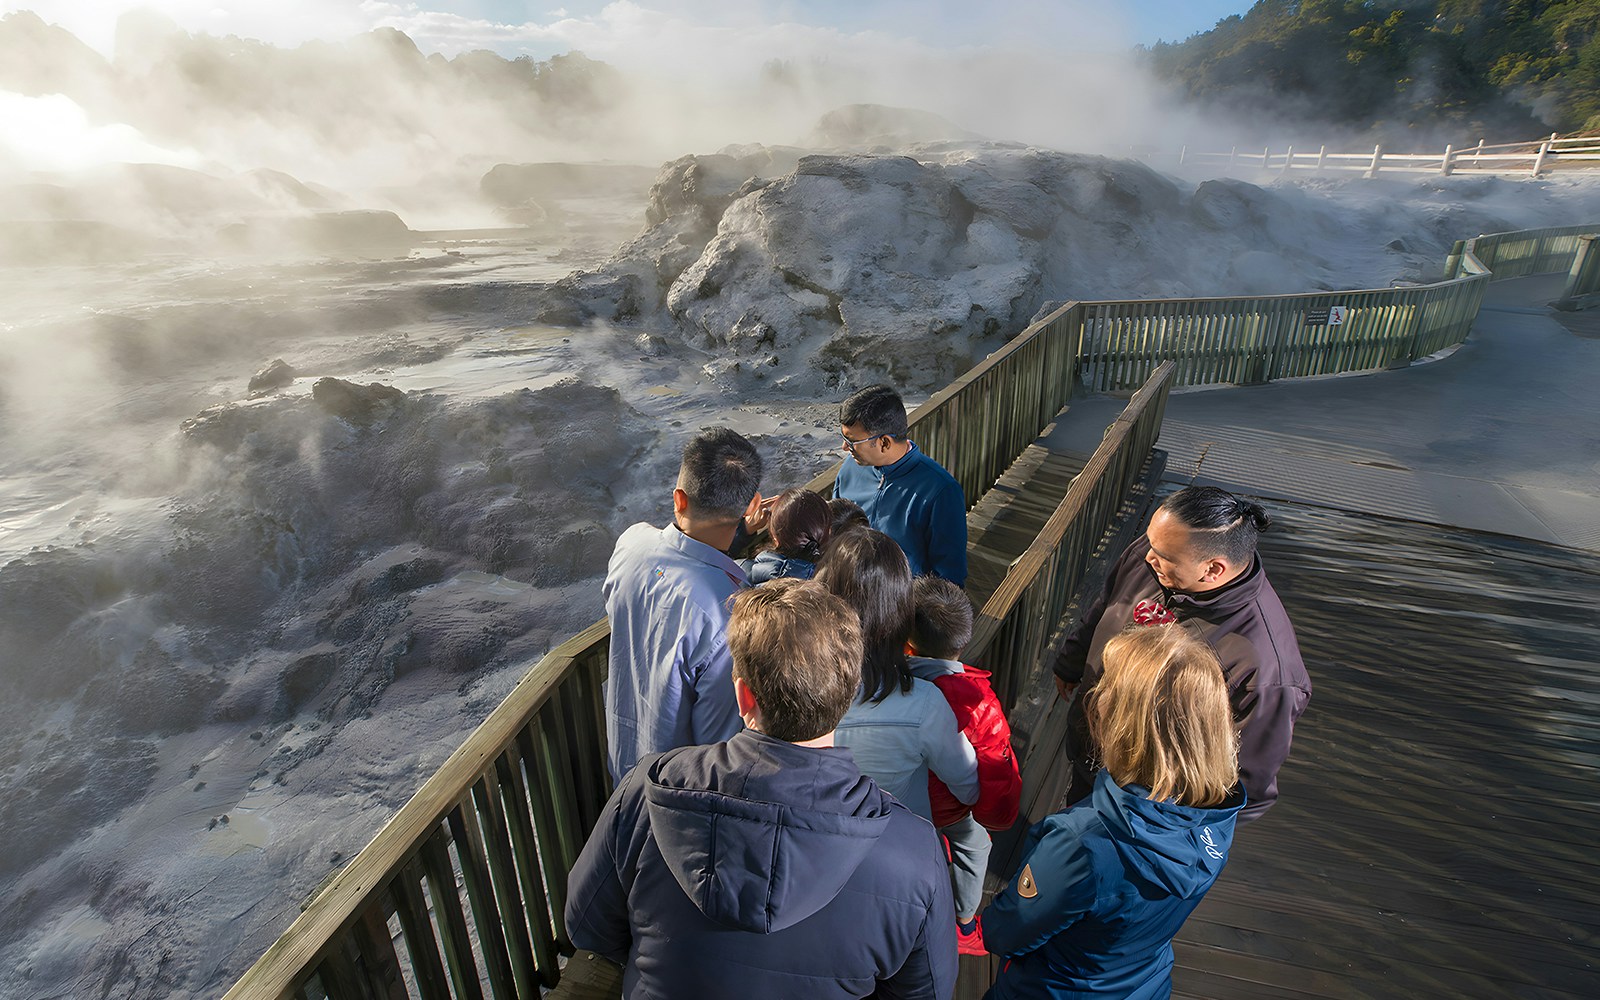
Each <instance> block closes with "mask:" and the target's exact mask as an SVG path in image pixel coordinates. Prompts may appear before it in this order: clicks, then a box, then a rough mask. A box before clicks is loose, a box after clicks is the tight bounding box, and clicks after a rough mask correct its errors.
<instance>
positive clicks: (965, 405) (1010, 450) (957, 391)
mask: <svg viewBox="0 0 1600 1000" xmlns="http://www.w3.org/2000/svg"><path fill="white" fill-rule="evenodd" d="M1076 307H1077V303H1073V302H1069V303H1067V304H1066V305H1064V306H1062V307H1061V308H1059V309H1057V310H1055V311H1054V312H1052V313H1050V314H1049V315H1048V316H1045V317H1043V318H1041V319H1038V320H1035V321H1034V322H1032V323H1030V324H1028V326H1027V328H1026V329H1024V330H1023V331H1022V332H1021V333H1019V334H1017V336H1016V337H1014V338H1012V339H1011V340H1010V341H1008V342H1007V343H1006V344H1005V346H1003V347H1001V348H1000V349H999V350H996V351H995V352H994V353H992V354H990V355H989V356H988V357H986V358H984V359H983V360H982V361H980V362H978V363H977V364H976V365H973V366H972V368H970V369H968V370H967V372H966V373H965V374H963V375H961V376H959V377H958V378H956V380H955V381H953V382H951V383H950V384H949V385H947V386H945V387H944V388H943V389H940V390H939V391H938V392H936V393H934V394H933V395H932V396H930V397H929V398H928V400H927V402H925V403H923V404H922V405H921V406H919V407H917V408H916V409H915V410H913V411H912V412H911V413H910V414H909V415H908V416H907V418H906V423H907V425H908V427H909V431H908V433H909V434H910V436H911V437H912V438H913V439H914V440H915V441H916V442H917V447H918V448H920V449H922V451H923V452H924V453H925V454H927V455H928V456H929V457H930V458H932V459H933V460H934V461H936V462H938V463H939V464H940V465H942V466H944V468H945V469H946V470H948V471H949V473H950V474H951V475H952V476H954V477H955V479H956V482H958V483H960V484H961V490H962V492H963V494H964V495H965V497H966V503H967V507H968V509H971V507H972V505H973V504H975V503H977V502H978V500H979V499H981V498H982V496H983V494H984V493H986V492H988V490H989V487H991V486H993V485H994V483H995V480H997V479H999V478H1000V475H1001V473H1003V472H1005V470H1006V469H1007V468H1008V467H1009V466H1010V465H1011V463H1012V462H1014V461H1016V459H1017V457H1018V456H1019V455H1021V454H1022V452H1023V451H1024V450H1025V449H1026V448H1027V447H1028V445H1029V443H1030V442H1032V441H1033V439H1034V438H1036V437H1038V435H1039V428H1041V427H1043V426H1044V425H1045V424H1048V423H1049V422H1050V421H1051V420H1052V419H1054V418H1055V415H1056V414H1057V413H1060V412H1061V408H1062V407H1063V406H1066V405H1067V401H1068V400H1069V399H1071V398H1072V395H1073V393H1074V392H1075V391H1076V389H1077V374H1076V373H1077V365H1076V361H1077V349H1078V345H1077V341H1076V340H1075V339H1073V332H1074V331H1075V330H1077V329H1078V328H1079V324H1078V323H1077V322H1076V313H1075V309H1076ZM838 471H839V466H838V465H834V466H833V467H831V468H829V469H827V470H826V471H824V472H823V473H822V474H820V475H819V476H817V477H816V478H815V479H813V480H811V482H809V483H807V484H806V488H807V489H810V490H815V491H816V492H818V493H821V494H823V495H824V496H827V495H828V494H829V493H831V492H832V489H833V480H834V477H835V476H836V475H837V474H838Z"/></svg>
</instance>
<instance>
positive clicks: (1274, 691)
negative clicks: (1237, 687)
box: [1234, 685, 1306, 822]
mask: <svg viewBox="0 0 1600 1000" xmlns="http://www.w3.org/2000/svg"><path fill="white" fill-rule="evenodd" d="M1240 694H1241V695H1242V697H1240V698H1239V700H1238V702H1237V703H1236V704H1235V705H1234V718H1236V719H1238V720H1239V780H1240V782H1241V783H1242V784H1243V785H1244V789H1245V794H1246V795H1247V796H1248V799H1249V801H1248V802H1246V803H1245V807H1244V809H1243V810H1241V811H1240V813H1239V820H1240V822H1248V821H1249V820H1253V819H1257V818H1258V817H1260V816H1261V814H1262V813H1264V812H1266V811H1267V809H1268V808H1270V807H1271V806H1272V804H1273V803H1274V802H1276V801H1278V769H1279V768H1281V767H1283V762H1284V761H1286V760H1288V759H1289V745H1290V743H1291V741H1292V740H1293V739H1294V722H1295V719H1297V718H1299V716H1300V713H1301V712H1302V711H1304V710H1305V702H1306V694H1305V692H1303V691H1301V690H1300V689H1299V688H1295V687H1284V686H1278V685H1275V686H1272V687H1268V688H1265V689H1263V690H1259V691H1253V690H1241V692H1240Z"/></svg>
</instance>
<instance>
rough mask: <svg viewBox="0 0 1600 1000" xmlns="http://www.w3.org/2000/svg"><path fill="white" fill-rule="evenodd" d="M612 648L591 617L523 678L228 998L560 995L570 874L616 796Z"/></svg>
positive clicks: (606, 629) (603, 626)
mask: <svg viewBox="0 0 1600 1000" xmlns="http://www.w3.org/2000/svg"><path fill="white" fill-rule="evenodd" d="M610 638H611V629H610V626H609V625H608V624H607V623H606V622H604V621H601V622H598V623H596V624H594V625H592V626H590V627H589V628H588V629H586V630H584V631H583V632H580V633H578V634H577V635H575V636H573V637H572V638H571V639H568V640H567V641H566V642H564V643H562V644H561V645H560V646H558V647H556V648H555V649H554V650H552V651H551V652H550V653H549V654H548V655H547V656H545V657H544V658H543V659H541V660H540V661H539V662H538V663H537V664H536V665H535V666H534V667H533V669H532V670H530V671H528V674H527V675H526V676H525V677H523V679H522V681H521V683H519V684H518V685H517V687H516V688H515V689H513V690H512V692H511V694H510V695H509V696H508V697H507V698H506V700H505V701H504V702H502V703H501V704H500V706H499V707H498V708H496V709H495V710H494V712H493V713H491V714H490V716H489V718H488V719H486V720H485V721H484V723H483V725H481V726H479V727H478V729H477V730H476V731H474V732H473V734H472V735H471V736H469V737H468V738H467V741H466V742H465V743H463V744H462V745H461V749H459V750H457V751H456V752H455V753H454V754H452V755H451V757H450V759H449V760H447V761H445V763H444V766H443V767H441V768H440V769H439V770H438V772H437V773H435V774H434V775H433V777H431V778H429V779H428V781H427V782H426V783H425V784H424V785H423V786H422V788H421V789H420V790H419V791H418V792H417V794H416V795H415V796H413V797H412V799H411V801H410V802H407V803H406V804H405V806H404V807H402V808H401V810H400V811H399V812H398V813H396V814H395V817H394V818H393V819H391V820H390V821H389V822H388V823H387V824H385V825H384V827H383V829H382V830H380V831H378V834H377V836H375V837H373V838H372V841H371V843H369V844H368V845H367V846H366V847H365V848H363V849H362V850H361V853H359V854H357V855H356V856H355V858H353V859H352V860H351V861H350V863H349V864H348V865H347V866H346V867H345V868H344V870H342V871H341V872H339V874H338V875H337V876H335V877H334V879H333V880H332V881H331V882H329V883H328V885H327V886H326V887H324V888H323V889H322V891H321V892H320V893H318V894H317V896H316V898H315V899H313V900H312V901H311V902H310V903H309V904H308V905H307V906H306V908H305V910H304V912H302V913H301V914H300V916H299V918H298V919H296V920H295V922H294V923H292V924H290V925H289V929H288V930H286V931H285V932H284V933H283V936H282V937H280V938H279V939H278V940H277V942H276V943H275V944H273V945H272V947H271V948H269V949H267V952H266V954H265V955H263V956H262V957H261V959H260V960H259V961H257V962H256V964H255V965H254V966H252V967H251V969H250V971H248V972H247V973H245V975H244V977H243V978H241V979H240V980H239V981H238V982H237V983H236V984H234V987H233V988H232V989H231V990H229V991H228V993H227V997H228V998H230V1000H233V998H246V997H249V998H265V997H273V998H277V997H299V998H319V997H337V998H340V1000H343V998H373V1000H379V998H381V1000H390V998H398V997H422V998H424V1000H434V998H439V1000H448V998H450V997H452V996H453V997H455V998H457V1000H462V998H470V1000H481V998H482V997H483V996H484V986H485V985H487V987H488V991H489V995H491V996H494V997H534V996H538V995H539V986H540V984H543V985H546V986H549V985H554V984H555V982H556V981H557V979H558V978H559V975H560V973H559V967H558V964H557V955H558V954H559V953H560V952H563V951H567V952H570V951H571V944H570V943H569V942H568V941H567V939H566V930H565V928H564V927H563V925H562V912H561V911H562V907H563V906H564V905H565V903H566V888H567V872H568V871H569V870H570V869H571V867H572V864H573V862H574V861H576V860H577V857H578V851H579V849H580V848H581V847H582V846H583V842H584V841H585V840H586V839H587V838H588V836H589V830H590V829H591V828H592V827H593V826H594V822H595V820H596V819H597V818H598V817H599V815H600V808H601V806H603V805H604V804H605V800H606V796H607V795H609V794H610V779H609V776H608V775H607V773H606V768H605V753H604V752H603V747H604V745H605V722H604V719H603V718H602V716H601V710H602V704H603V701H602V697H601V685H602V682H603V679H604V677H605V671H606V656H607V653H608V651H609V649H610ZM469 916H470V923H469V922H468V921H469ZM397 940H398V941H399V942H401V947H399V948H397V947H396V946H395V942H396V941H397Z"/></svg>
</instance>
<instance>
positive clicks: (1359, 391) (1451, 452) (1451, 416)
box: [1065, 276, 1600, 550]
mask: <svg viewBox="0 0 1600 1000" xmlns="http://www.w3.org/2000/svg"><path fill="white" fill-rule="evenodd" d="M1561 282H1562V278H1561V276H1540V277H1534V278H1519V279H1513V280H1510V281H1504V282H1497V283H1495V284H1493V285H1491V286H1490V288H1489V294H1488V299H1487V301H1486V302H1485V304H1484V309H1483V312H1482V313H1481V314H1480V315H1479V317H1478V322H1477V324H1476V326H1475V327H1474V329H1473V333H1472V335H1471V337H1469V338H1468V340H1467V342H1466V343H1465V344H1463V345H1462V346H1461V347H1460V348H1459V349H1458V350H1456V351H1455V352H1454V353H1453V354H1450V355H1449V356H1447V357H1444V358H1442V359H1440V360H1437V361H1433V362H1429V363H1426V364H1418V365H1413V366H1412V367H1410V368H1407V369H1405V370H1402V371H1393V372H1375V373H1372V374H1368V375H1359V376H1343V377H1333V378H1319V379H1298V380H1293V381H1286V382H1275V383H1272V384H1269V385H1262V386H1248V387H1240V388H1221V389H1205V390H1185V391H1180V392H1178V393H1175V394H1174V395H1173V396H1172V399H1171V401H1170V402H1169V403H1168V406H1167V413H1166V422H1165V424H1164V425H1163V428H1162V432H1161V440H1160V442H1159V447H1161V448H1164V449H1166V450H1167V451H1168V453H1169V456H1170V457H1169V459H1168V462H1167V477H1168V479H1171V480H1176V481H1180V482H1189V481H1191V480H1192V481H1195V482H1205V483H1214V484H1216V485H1221V486H1225V487H1227V488H1229V489H1234V490H1237V491H1240V492H1245V493H1250V494H1253V495H1257V496H1266V497H1274V498H1278V499H1283V500H1291V501H1295V502H1300V503H1312V504H1325V505H1328V506H1334V507H1340V508H1344V509H1348V510H1356V511H1366V512H1370V513H1374V514H1383V515H1387V516H1391V517H1400V518H1406V519H1410V520H1416V521H1423V522H1430V523H1434V524H1450V525H1458V526H1460V527H1464V528H1471V529H1474V530H1478V531H1492V532H1497V533H1501V534H1507V535H1515V536H1519V537H1523V538H1532V539H1537V540H1539V541H1545V542H1554V543H1556V544H1559V545H1566V546H1572V547H1577V548H1585V549H1592V550H1600V406H1597V405H1596V398H1597V395H1600V310H1592V311H1591V313H1593V314H1594V315H1589V314H1584V313H1579V314H1558V313H1556V312H1555V311H1554V310H1551V309H1548V308H1547V307H1546V306H1545V305H1544V303H1545V302H1548V301H1549V300H1551V299H1553V298H1555V297H1556V296H1557V295H1558V294H1559V293H1560V290H1561ZM1564 322H1565V323H1566V324H1570V328H1569V326H1568V325H1564ZM1122 405H1123V400H1120V399H1111V398H1095V399H1090V400H1083V401H1079V402H1076V403H1074V404H1073V410H1072V419H1071V420H1069V421H1066V422H1065V423H1067V424H1070V425H1071V427H1072V428H1073V429H1074V432H1076V433H1080V434H1084V435H1088V434H1090V432H1093V433H1095V434H1097V433H1098V430H1097V428H1101V427H1104V426H1105V424H1106V423H1107V422H1108V421H1109V420H1111V419H1112V417H1114V416H1115V414H1116V412H1117V411H1118V410H1120V408H1121V407H1122ZM1102 410H1103V411H1104V412H1103V413H1101V411H1102ZM1096 443H1097V440H1096V439H1095V438H1093V437H1086V438H1085V440H1083V441H1076V442H1074V443H1073V444H1072V448H1073V449H1074V450H1081V451H1083V452H1084V453H1087V452H1089V451H1091V450H1093V447H1094V445H1095V444H1096Z"/></svg>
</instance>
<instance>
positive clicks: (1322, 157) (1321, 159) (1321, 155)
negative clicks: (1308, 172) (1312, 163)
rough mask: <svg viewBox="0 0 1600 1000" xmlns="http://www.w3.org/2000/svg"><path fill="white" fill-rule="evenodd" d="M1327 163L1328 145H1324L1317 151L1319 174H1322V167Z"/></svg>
mask: <svg viewBox="0 0 1600 1000" xmlns="http://www.w3.org/2000/svg"><path fill="white" fill-rule="evenodd" d="M1327 162H1328V146H1327V144H1326V143H1324V144H1323V146H1322V148H1321V149H1319V150H1317V172H1318V173H1321V172H1322V165H1323V164H1324V163H1327Z"/></svg>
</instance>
